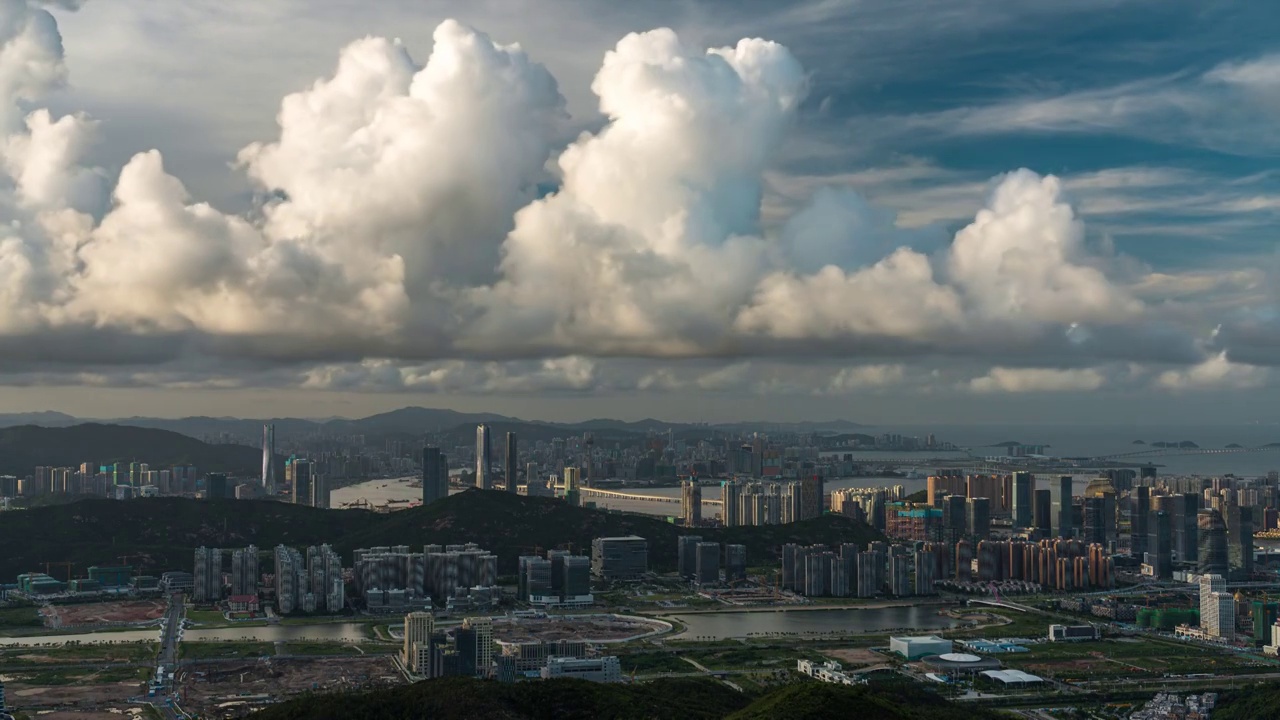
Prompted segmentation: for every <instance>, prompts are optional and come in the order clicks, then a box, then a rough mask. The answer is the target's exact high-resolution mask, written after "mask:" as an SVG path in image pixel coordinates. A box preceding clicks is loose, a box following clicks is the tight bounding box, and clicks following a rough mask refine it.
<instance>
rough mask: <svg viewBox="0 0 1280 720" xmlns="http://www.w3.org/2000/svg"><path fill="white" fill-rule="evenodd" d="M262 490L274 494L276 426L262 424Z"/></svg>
mask: <svg viewBox="0 0 1280 720" xmlns="http://www.w3.org/2000/svg"><path fill="white" fill-rule="evenodd" d="M262 491H263V492H264V493H266V494H267V495H275V494H276V426H275V425H271V424H267V425H263V426H262Z"/></svg>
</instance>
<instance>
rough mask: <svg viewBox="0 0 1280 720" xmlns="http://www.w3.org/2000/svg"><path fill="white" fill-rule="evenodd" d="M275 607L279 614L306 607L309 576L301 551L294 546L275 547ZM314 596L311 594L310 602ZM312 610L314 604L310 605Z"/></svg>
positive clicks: (308, 592) (286, 613)
mask: <svg viewBox="0 0 1280 720" xmlns="http://www.w3.org/2000/svg"><path fill="white" fill-rule="evenodd" d="M275 560H276V563H275V564H276V567H275V580H276V609H277V610H279V612H280V614H281V615H288V614H290V613H293V612H295V611H297V610H304V611H305V610H306V609H307V605H308V602H307V596H308V595H309V594H310V590H311V588H310V582H309V581H310V578H309V576H308V575H307V566H306V564H305V561H304V560H303V558H302V553H300V552H298V550H297V549H296V548H291V547H285V546H284V545H277V546H276V549H275ZM314 600H315V598H314V596H312V602H314ZM312 609H313V610H314V606H313V607H312Z"/></svg>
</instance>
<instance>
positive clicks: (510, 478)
mask: <svg viewBox="0 0 1280 720" xmlns="http://www.w3.org/2000/svg"><path fill="white" fill-rule="evenodd" d="M506 460H507V464H506V466H505V468H504V470H503V474H504V475H506V483H507V492H515V491H516V486H517V485H519V484H520V483H519V479H518V478H517V477H516V476H517V475H518V474H519V472H520V471H519V470H517V469H516V468H518V467H519V464H518V463H519V461H520V453H519V452H518V449H517V447H516V434H515V433H513V432H509V433H507V457H506Z"/></svg>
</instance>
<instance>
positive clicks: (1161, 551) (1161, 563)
mask: <svg viewBox="0 0 1280 720" xmlns="http://www.w3.org/2000/svg"><path fill="white" fill-rule="evenodd" d="M1172 521H1173V518H1171V517H1170V516H1169V513H1167V512H1165V511H1163V510H1155V511H1152V513H1151V521H1150V524H1149V531H1150V535H1149V539H1148V540H1147V558H1148V559H1147V563H1148V564H1149V565H1151V567H1152V569H1153V570H1154V572H1155V576H1156V577H1157V578H1159V579H1161V580H1168V579H1169V578H1172V577H1173V522H1172Z"/></svg>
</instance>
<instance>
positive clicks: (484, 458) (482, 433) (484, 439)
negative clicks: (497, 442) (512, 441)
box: [476, 423, 493, 490]
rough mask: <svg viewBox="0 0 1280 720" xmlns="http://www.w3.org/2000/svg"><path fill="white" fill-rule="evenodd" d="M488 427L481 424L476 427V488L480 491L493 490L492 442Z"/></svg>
mask: <svg viewBox="0 0 1280 720" xmlns="http://www.w3.org/2000/svg"><path fill="white" fill-rule="evenodd" d="M490 436H491V433H490V430H489V426H488V425H485V424H483V423H481V424H480V425H477V426H476V487H478V488H480V489H481V490H490V489H492V488H493V447H492V445H493V440H492V439H491V437H490Z"/></svg>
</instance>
